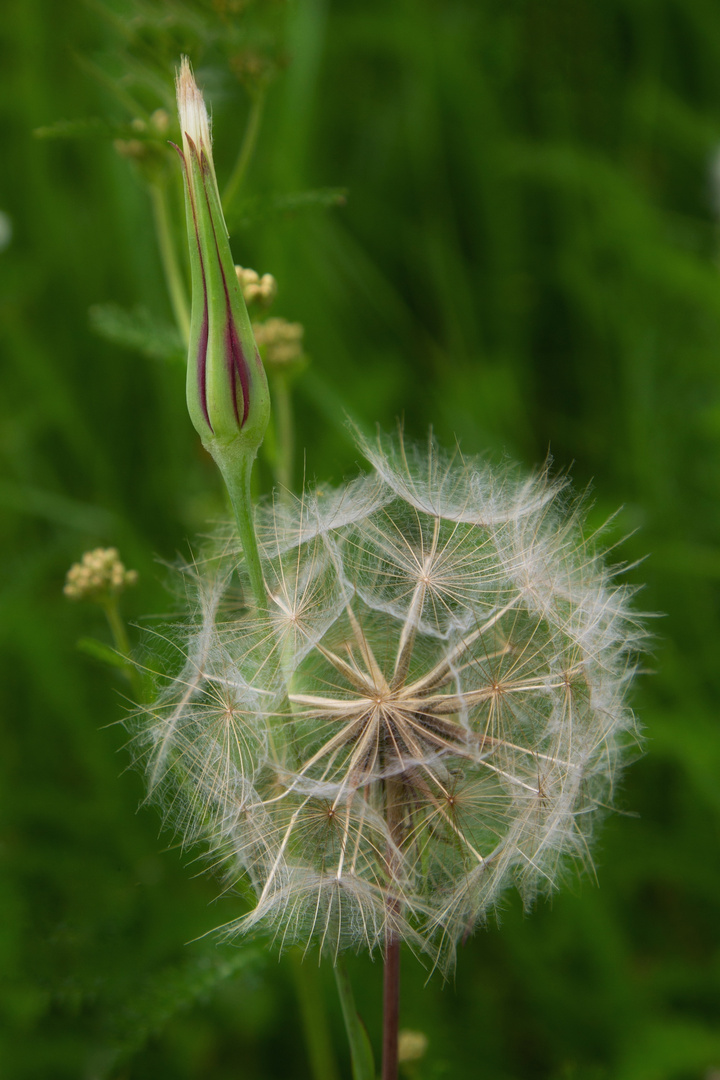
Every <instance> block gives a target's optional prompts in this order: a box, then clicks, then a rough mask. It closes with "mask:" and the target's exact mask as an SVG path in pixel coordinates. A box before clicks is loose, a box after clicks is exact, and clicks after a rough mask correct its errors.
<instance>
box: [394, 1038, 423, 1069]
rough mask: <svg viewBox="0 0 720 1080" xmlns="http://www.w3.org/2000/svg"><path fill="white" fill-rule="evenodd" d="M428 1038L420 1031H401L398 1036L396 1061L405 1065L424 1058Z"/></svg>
mask: <svg viewBox="0 0 720 1080" xmlns="http://www.w3.org/2000/svg"><path fill="white" fill-rule="evenodd" d="M427 1048H428V1037H427V1035H425V1034H424V1032H422V1031H409V1030H407V1029H406V1030H403V1031H401V1032H400V1033H399V1034H398V1061H399V1062H400V1064H401V1065H402V1064H405V1063H407V1062H410V1061H420V1059H421V1058H423V1057H425V1054H426V1053H427Z"/></svg>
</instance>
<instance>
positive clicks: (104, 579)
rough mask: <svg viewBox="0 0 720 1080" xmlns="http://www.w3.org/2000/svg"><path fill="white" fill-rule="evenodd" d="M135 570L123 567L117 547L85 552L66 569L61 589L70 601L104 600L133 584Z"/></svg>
mask: <svg viewBox="0 0 720 1080" xmlns="http://www.w3.org/2000/svg"><path fill="white" fill-rule="evenodd" d="M137 579H138V574H137V570H126V569H125V566H124V564H123V563H122V562H121V561H120V556H119V555H118V550H117V548H95V549H94V550H93V551H86V552H85V554H84V555H83V557H82V559H81V561H80V562H79V563H73V565H72V566H71V567H70V569H69V570H68V572H67V577H66V578H65V586H64V588H63V592H64V594H65V596H67V597H68V599H70V600H96V601H98V603H105V602H106V601H107V600H109V599H110V598H111V597H113V596H117V595H118V593H121V592H122V591H123V590H124V589H127V588H128V587H129V586H131V585H136V584H137Z"/></svg>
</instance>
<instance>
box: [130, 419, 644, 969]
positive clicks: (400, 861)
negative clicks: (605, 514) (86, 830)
mask: <svg viewBox="0 0 720 1080" xmlns="http://www.w3.org/2000/svg"><path fill="white" fill-rule="evenodd" d="M363 450H364V453H365V455H366V457H367V458H368V460H369V461H370V462H371V465H372V470H373V471H372V472H371V474H370V475H369V476H367V477H364V478H362V479H361V480H358V481H355V482H354V483H352V484H348V485H346V486H344V487H342V488H339V489H338V490H336V491H334V492H325V493H324V494H314V495H311V494H307V495H305V496H304V497H303V498H302V499H300V500H298V501H297V502H296V503H295V504H294V505H292V506H289V505H288V502H287V499H286V498H284V499H283V500H280V501H278V502H277V503H276V504H268V505H265V506H262V507H261V508H260V509H259V511H258V514H257V527H258V533H259V539H260V547H261V557H262V563H263V572H264V577H265V582H266V585H267V591H268V604H269V614H263V613H258V612H257V611H256V610H255V609H253V607H252V606H248V603H249V602H248V599H247V598H248V597H249V596H250V595H251V593H250V590H249V588H248V580H247V572H246V568H245V565H244V562H243V559H242V555H241V551H240V545H239V543H238V541H237V539H236V538H235V537H234V535H233V533H232V531H230V532H225V533H224V534H223V535H221V536H219V537H218V538H217V540H216V541H215V542H214V544H212V545H211V546H210V548H209V549H208V550H207V551H206V552H205V554H204V558H203V560H202V561H201V562H199V563H195V564H193V565H192V566H188V567H185V568H184V570H183V574H184V578H185V592H186V594H187V595H189V596H190V597H191V598H192V604H193V610H192V612H191V614H190V616H189V617H188V618H187V619H186V621H185V623H184V628H183V630H182V636H181V638H180V640H179V641H178V642H177V651H178V657H179V658H180V660H181V663H180V666H179V670H175V672H174V673H171V674H169V675H168V676H167V677H166V678H165V681H164V684H163V688H162V689H161V691H160V693H159V694H158V697H157V700H156V701H155V703H154V705H153V706H152V707H151V708H149V709H148V710H146V711H145V712H142V713H139V714H138V718H137V720H138V729H137V745H138V750H139V752H140V753H141V756H142V758H143V760H144V764H145V766H146V768H147V770H148V774H149V777H150V788H151V792H152V794H153V795H155V796H157V797H158V798H160V799H161V801H162V802H163V803H164V806H165V809H166V812H167V815H168V817H169V818H170V819H171V820H173V821H174V822H175V823H176V824H177V825H178V826H179V827H180V828H181V829H182V830H184V831H185V833H186V834H187V835H188V837H189V838H191V839H193V840H195V839H198V838H202V839H203V840H204V841H205V842H206V844H208V846H209V848H210V851H211V855H212V859H213V861H214V862H215V863H216V864H217V865H218V866H220V867H222V869H223V871H224V872H225V874H226V875H227V877H228V879H229V880H230V882H231V883H240V882H241V881H245V882H246V883H249V884H250V886H251V887H252V889H253V891H254V893H255V896H256V903H255V906H254V907H253V909H252V910H251V911H250V912H249V913H248V914H246V915H245V916H243V917H241V918H239V919H237V920H236V921H235V922H233V923H231V924H229V925H228V926H227V927H226V928H225V932H226V933H227V934H230V935H234V934H236V933H240V932H244V931H247V930H249V929H251V928H252V927H255V926H264V927H271V928H272V929H274V931H275V933H276V935H277V937H278V939H279V941H280V942H281V943H285V942H290V941H297V940H299V941H301V942H305V943H308V942H310V941H311V940H316V941H319V943H320V945H321V947H322V948H324V949H325V950H327V951H330V952H331V953H333V954H334V953H336V952H337V950H338V949H341V948H344V947H347V946H355V947H357V946H359V945H364V946H366V947H369V948H371V949H372V948H374V947H376V946H379V947H380V948H382V947H383V945H384V942H385V940H386V938H387V935H388V933H393V934H399V935H400V936H401V937H402V938H403V939H404V940H405V941H406V942H408V943H409V944H410V946H411V947H412V948H414V949H415V950H416V951H417V952H421V953H422V952H424V953H426V954H428V955H429V956H430V957H431V959H432V961H433V962H437V963H439V964H441V965H442V966H444V967H447V966H449V965H450V964H451V963H452V960H453V957H454V952H455V945H456V942H457V941H458V940H459V939H460V938H462V937H463V936H465V935H466V934H467V933H468V932H470V931H471V930H472V929H473V928H474V927H475V926H476V925H477V924H478V923H480V922H482V920H483V919H484V918H485V916H486V914H487V912H488V911H489V910H490V909H492V907H493V905H494V904H495V903H496V902H497V900H498V898H499V896H500V894H501V893H502V891H503V890H504V889H505V888H506V887H508V886H509V885H511V884H515V885H516V886H517V887H518V888H519V889H520V891H521V892H522V894H523V896H524V897H525V899H526V900H527V901H530V900H532V898H533V897H534V896H535V894H536V893H537V892H538V891H542V890H546V889H551V888H553V887H554V886H555V885H556V884H557V882H558V877H559V873H560V871H561V869H562V866H563V862H564V858H565V857H566V856H569V857H570V858H571V859H573V858H575V859H578V860H580V861H585V860H586V859H587V841H588V836H589V832H590V829H591V825H592V820H593V817H594V816H595V811H596V810H597V809H598V808H599V807H602V806H604V805H605V804H606V803H607V801H608V799H609V797H610V794H611V791H612V786H613V783H614V780H615V777H616V774H617V769H618V765H619V764H620V762H621V760H622V751H623V749H624V747H625V746H626V744H627V743H628V742H629V741H630V740H631V738H632V733H633V730H634V721H633V716H632V713H631V712H630V710H629V709H628V707H627V705H626V704H625V699H626V694H627V689H628V686H629V683H630V680H631V678H632V674H633V670H634V657H635V655H636V652H637V650H638V647H639V645H640V643H641V640H642V633H641V629H640V627H639V624H638V620H637V619H636V618H635V617H634V616H633V615H632V613H631V611H630V607H629V595H628V591H627V590H626V589H624V588H623V587H622V586H619V585H617V584H615V583H614V580H613V576H612V574H611V573H610V572H609V571H608V570H607V569H606V567H605V566H604V564H603V561H602V559H601V557H600V556H599V555H598V554H597V552H596V551H595V550H594V548H593V545H592V544H591V542H590V541H589V540H588V539H587V538H586V537H585V536H584V534H583V531H582V521H581V516H580V510H579V507H578V504H577V503H574V504H573V503H571V502H570V501H569V500H568V499H567V497H566V494H565V492H564V485H563V484H562V483H558V482H553V481H551V480H550V479H549V478H548V476H547V474H546V473H542V474H541V475H539V476H535V477H532V478H530V479H526V478H518V477H517V476H515V475H514V474H513V473H511V472H508V471H507V470H506V471H505V472H504V473H498V472H496V471H495V470H493V469H491V468H490V467H488V466H487V465H485V464H483V463H480V462H477V461H472V460H469V461H463V460H461V459H460V458H459V456H456V457H455V458H447V457H445V456H443V455H442V454H441V453H440V452H439V451H438V449H437V447H436V446H435V444H434V443H433V442H432V441H430V443H429V445H428V447H427V448H426V449H425V450H424V451H420V450H416V451H414V450H411V449H409V448H408V447H406V446H405V445H404V444H403V442H402V441H400V440H391V439H382V438H379V439H378V440H377V442H375V443H373V444H372V445H368V444H365V445H364V446H363ZM163 640H166V638H165V635H163Z"/></svg>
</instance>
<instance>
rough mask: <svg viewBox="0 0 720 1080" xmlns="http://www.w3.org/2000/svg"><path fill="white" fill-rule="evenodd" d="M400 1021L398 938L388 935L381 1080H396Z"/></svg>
mask: <svg viewBox="0 0 720 1080" xmlns="http://www.w3.org/2000/svg"><path fill="white" fill-rule="evenodd" d="M399 1021H400V938H399V937H396V935H394V934H392V933H390V934H388V938H387V943H386V946H385V979H384V985H383V1046H382V1080H397V1075H398V1024H399Z"/></svg>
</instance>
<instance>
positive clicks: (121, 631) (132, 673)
mask: <svg viewBox="0 0 720 1080" xmlns="http://www.w3.org/2000/svg"><path fill="white" fill-rule="evenodd" d="M103 608H104V610H105V615H106V616H107V621H108V624H109V626H110V632H111V634H112V636H113V643H114V645H115V648H116V649H117V651H118V652H119V653H120V655H121V656H122V657H123V658H124V657H127V656H129V655H130V641H129V640H128V636H127V630H126V629H125V623H124V621H123V617H122V615H121V614H120V606H119V604H118V600H117V597H116V596H112V597H110V599H109V600H107V601H106V602H105V603H104V604H103ZM123 670H124V672H125V674H126V675H127V677H128V679H129V680H130V682H131V684H132V688H133V692H134V694H135V697H136V698H137V700H138V701H139V700H140V696H141V692H142V686H141V683H140V678H139V676H138V673H137V670H136V668H135V667H134V666H133V665H132V664H130V663H127V664H123Z"/></svg>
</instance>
